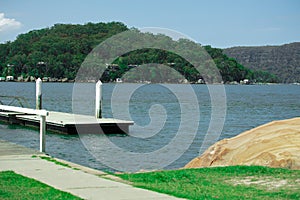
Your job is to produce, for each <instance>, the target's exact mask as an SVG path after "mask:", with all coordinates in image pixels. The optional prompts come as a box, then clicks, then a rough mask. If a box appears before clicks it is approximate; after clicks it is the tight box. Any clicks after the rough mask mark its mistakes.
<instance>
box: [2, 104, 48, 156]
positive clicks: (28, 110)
mask: <svg viewBox="0 0 300 200" xmlns="http://www.w3.org/2000/svg"><path fill="white" fill-rule="evenodd" d="M0 110H4V111H12V112H19V113H25V114H34V115H39V116H40V117H41V119H40V152H45V150H46V139H45V133H46V116H48V115H49V112H48V111H47V110H36V109H31V108H20V107H15V106H5V105H0Z"/></svg>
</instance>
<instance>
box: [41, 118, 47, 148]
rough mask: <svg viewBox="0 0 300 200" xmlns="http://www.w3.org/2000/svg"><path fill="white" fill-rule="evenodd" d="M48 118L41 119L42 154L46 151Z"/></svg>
mask: <svg viewBox="0 0 300 200" xmlns="http://www.w3.org/2000/svg"><path fill="white" fill-rule="evenodd" d="M45 133H46V116H41V119H40V152H43V153H45V151H46V137H45Z"/></svg>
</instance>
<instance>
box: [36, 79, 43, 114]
mask: <svg viewBox="0 0 300 200" xmlns="http://www.w3.org/2000/svg"><path fill="white" fill-rule="evenodd" d="M35 97H36V102H35V105H36V109H37V110H41V109H42V80H41V79H40V78H38V79H37V80H36V83H35Z"/></svg>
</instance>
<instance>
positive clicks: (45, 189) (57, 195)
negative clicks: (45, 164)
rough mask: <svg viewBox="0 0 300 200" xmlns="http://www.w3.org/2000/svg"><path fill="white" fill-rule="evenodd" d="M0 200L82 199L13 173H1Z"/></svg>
mask: <svg viewBox="0 0 300 200" xmlns="http://www.w3.org/2000/svg"><path fill="white" fill-rule="evenodd" d="M0 199H3V200H4V199H22V200H23V199H30V200H31V199H32V200H34V199H36V200H40V199H43V200H44V199H51V200H52V199H80V198H79V197H75V196H73V195H71V194H69V193H67V192H62V191H59V190H57V189H54V188H52V187H50V186H48V185H46V184H44V183H41V182H38V181H36V180H34V179H31V178H27V177H24V176H22V175H19V174H16V173H14V172H13V171H4V172H0Z"/></svg>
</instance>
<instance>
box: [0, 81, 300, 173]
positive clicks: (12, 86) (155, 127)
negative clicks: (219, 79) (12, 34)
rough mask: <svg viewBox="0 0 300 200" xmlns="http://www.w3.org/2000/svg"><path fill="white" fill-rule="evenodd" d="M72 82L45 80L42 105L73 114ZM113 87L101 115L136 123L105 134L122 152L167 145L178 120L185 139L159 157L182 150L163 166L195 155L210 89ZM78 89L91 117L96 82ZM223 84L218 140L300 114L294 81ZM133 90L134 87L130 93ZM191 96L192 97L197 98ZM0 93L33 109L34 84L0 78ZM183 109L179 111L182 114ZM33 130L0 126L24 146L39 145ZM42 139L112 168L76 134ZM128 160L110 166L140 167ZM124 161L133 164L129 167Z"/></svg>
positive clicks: (62, 152)
mask: <svg viewBox="0 0 300 200" xmlns="http://www.w3.org/2000/svg"><path fill="white" fill-rule="evenodd" d="M73 86H74V85H73V84H72V83H44V84H43V108H45V109H47V110H52V111H61V112H69V113H72V112H73V109H72V94H73ZM115 86H116V85H115V84H104V85H103V116H104V117H116V116H117V117H118V118H122V119H131V120H134V121H135V125H134V126H132V127H131V128H130V133H131V136H124V135H110V136H107V138H108V139H109V141H110V142H112V143H113V144H114V145H116V146H117V147H119V148H121V149H123V150H124V151H126V152H132V153H140V154H143V153H148V152H155V151H156V150H159V149H162V148H163V147H165V146H167V145H169V144H171V143H172V141H173V139H174V138H175V137H176V135H177V134H178V129H179V127H180V123H181V125H182V126H183V132H184V133H183V134H184V135H185V137H183V138H182V142H177V143H176V147H175V148H174V151H173V152H168V153H167V154H162V155H163V156H165V160H167V159H168V158H169V157H172V156H173V157H176V156H177V154H176V153H178V152H180V151H182V149H184V151H183V152H184V153H183V155H182V156H180V157H179V158H178V159H176V161H175V162H172V163H171V164H170V165H168V166H167V167H166V168H179V167H183V166H184V165H185V164H186V163H187V162H189V161H190V160H191V159H193V158H194V157H196V156H197V155H198V154H199V150H200V146H201V144H202V141H203V138H204V136H205V134H206V133H207V130H208V126H209V122H210V120H211V117H212V116H211V99H210V93H209V91H208V88H207V86H206V85H192V86H190V85H184V84H182V85H159V84H147V85H137V84H119V86H118V87H119V90H116V87H115ZM80 87H81V89H82V90H80V94H82V97H80V98H78V97H74V100H73V103H74V111H75V110H76V113H78V112H79V113H83V114H89V115H93V113H94V110H93V109H94V90H95V84H92V83H89V84H82V85H81V86H80ZM224 87H225V91H226V105H227V112H226V116H225V124H224V127H223V131H222V134H221V135H220V138H219V139H223V138H228V137H232V136H235V135H237V134H239V133H241V132H243V131H245V130H248V129H251V128H254V127H256V126H258V125H261V124H264V123H267V122H270V121H273V120H280V119H286V118H292V117H297V116H299V113H300V101H299V99H300V86H298V85H225V86H224ZM132 88H135V90H134V92H133V93H130V91H132V90H131V89H132ZM191 88H192V93H193V94H192V93H191V90H190V89H191ZM174 91H175V92H174ZM77 92H78V91H77ZM193 95H195V98H196V101H195V98H193ZM0 96H18V97H22V103H23V104H24V105H26V106H27V107H30V108H34V107H35V84H34V83H13V82H1V83H0ZM181 97H182V98H181ZM81 98H82V99H81ZM112 99H113V109H112V104H111V102H112ZM1 101H3V102H5V103H9V101H10V100H9V98H1ZM78 105H79V107H78ZM126 108H127V109H126ZM196 109H197V110H198V113H199V116H195V115H194V114H195V113H197V112H195V110H196ZM127 111H128V112H129V115H128V113H127ZM183 111H184V113H182V112H183ZM193 115H194V116H193ZM187 116H188V120H186V121H184V120H183V118H186V117H187ZM195 124H196V126H198V127H196V128H197V132H196V135H195V138H194V135H193V134H192V132H193V130H194V129H195V127H194V126H195ZM38 134H39V133H38V130H36V129H30V128H24V127H20V126H14V125H7V124H3V123H1V124H0V139H4V140H8V141H11V142H14V143H17V144H21V145H24V146H27V147H31V148H35V149H38V145H39V136H38ZM85 137H88V135H87V136H85ZM90 137H97V138H96V139H93V140H92V141H101V140H102V139H104V138H102V137H105V138H106V136H99V135H98V136H90ZM191 139H192V144H191V145H189V147H188V149H187V150H185V148H186V147H185V145H186V144H187V143H189V141H190V140H191ZM46 141H47V146H46V150H47V153H48V154H50V155H52V156H55V157H58V158H62V159H65V160H69V161H72V162H75V163H79V164H82V165H86V166H90V167H93V168H96V169H101V170H113V169H111V168H110V167H109V166H107V165H105V164H103V163H102V162H101V159H100V160H99V159H97V156H96V158H95V157H94V156H93V155H92V154H91V153H90V151H88V150H87V149H86V148H85V146H84V145H83V143H82V142H81V140H80V136H67V135H58V134H53V133H50V132H49V133H47V137H46ZM86 144H87V143H86ZM90 150H91V149H90ZM96 151H97V153H98V155H99V154H100V155H101V156H103V157H110V155H107V152H106V151H105V150H103V149H96V150H95V152H96ZM180 155H181V154H180ZM129 159H132V158H131V157H126V156H124V157H122V158H120V159H119V160H116V161H115V163H114V164H116V165H117V164H119V165H123V164H124V163H127V165H128V166H129V168H130V167H132V169H139V167H136V166H133V165H136V162H134V161H133V160H129ZM159 159H161V158H159ZM159 159H158V160H156V161H155V160H150V161H148V162H149V163H150V164H151V162H152V163H153V166H156V165H157V162H162V160H159ZM163 160H164V159H163ZM128 163H132V166H130V164H128ZM143 167H144V166H143V165H141V166H140V168H143Z"/></svg>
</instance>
